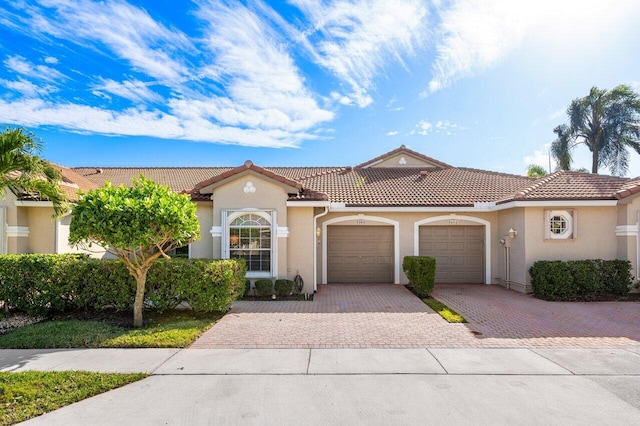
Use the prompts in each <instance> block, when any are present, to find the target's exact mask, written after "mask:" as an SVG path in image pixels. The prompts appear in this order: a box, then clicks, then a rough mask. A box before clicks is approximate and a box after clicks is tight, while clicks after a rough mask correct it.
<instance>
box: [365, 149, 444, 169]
mask: <svg viewBox="0 0 640 426" xmlns="http://www.w3.org/2000/svg"><path fill="white" fill-rule="evenodd" d="M371 167H378V168H381V167H433V168H437V169H444V168H449V167H451V166H450V165H449V164H447V163H443V162H442V161H438V160H436V159H435V158H431V157H427V156H426V155H423V154H420V153H419V152H416V151H412V150H410V149H409V148H407V147H406V146H404V145H400V148H396V149H394V150H393V151H389V152H387V153H386V154H382V155H380V156H378V157H376V158H372V159H371V160H369V161H366V162H364V163H362V164H358V165H357V166H356V167H355V168H356V169H368V168H371Z"/></svg>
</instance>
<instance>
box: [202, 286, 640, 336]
mask: <svg viewBox="0 0 640 426" xmlns="http://www.w3.org/2000/svg"><path fill="white" fill-rule="evenodd" d="M433 295H434V296H435V297H436V298H439V299H440V300H442V301H443V302H444V303H446V304H447V305H449V306H450V307H451V308H453V309H456V310H458V312H460V313H462V314H463V315H465V316H466V318H467V320H469V321H470V323H469V324H449V323H447V322H446V321H444V320H443V319H442V318H441V317H440V316H439V315H438V314H436V313H435V312H433V311H432V310H431V309H429V308H428V307H427V306H426V305H425V304H424V303H422V301H421V300H420V299H418V298H417V297H415V296H414V295H413V294H412V293H411V292H409V291H408V290H407V289H406V288H404V286H401V285H393V284H329V285H322V286H320V287H319V289H318V293H316V295H315V299H314V301H313V302H304V301H296V302H285V301H282V302H278V301H276V302H253V301H239V302H236V303H235V304H234V308H233V309H232V310H231V312H229V313H228V314H227V315H226V316H225V317H223V318H222V319H221V320H220V321H219V322H218V323H217V324H216V325H215V326H214V327H212V328H211V329H210V330H209V331H207V332H206V333H205V334H204V335H203V336H202V337H201V338H200V339H198V340H197V341H196V342H195V343H194V344H193V345H192V346H191V347H192V348H411V347H413V348H415V347H435V348H438V347H440V348H456V347H458V348H464V347H534V348H538V347H541V348H544V347H548V348H572V347H577V348H580V347H587V348H615V347H628V346H635V345H640V344H639V343H638V341H640V335H635V334H633V333H634V331H631V330H628V329H629V328H633V330H635V333H636V334H638V331H637V330H638V327H637V316H638V315H640V314H639V312H640V304H637V303H624V302H615V303H614V302H607V303H608V305H607V306H609V305H610V308H607V307H605V308H598V306H599V305H600V304H599V303H596V304H580V305H587V307H586V309H585V308H582V309H581V308H571V307H567V304H558V303H551V302H543V301H539V300H536V299H533V298H532V297H531V296H528V295H523V294H520V293H516V292H514V291H510V290H506V289H504V288H502V287H499V286H487V285H483V284H479V285H473V284H467V285H454V284H438V285H436V289H435V291H434V293H433ZM568 305H569V306H573V305H576V304H568ZM591 307H595V308H597V309H595V310H597V311H598V312H603V311H604V312H609V311H612V312H609V317H606V315H605V317H598V320H597V324H596V325H594V324H590V322H591V321H592V320H593V318H592V317H591V315H592V312H593V311H594V309H593V308H591ZM567 309H569V310H570V313H569V314H566V313H564V312H566V310H567ZM634 312H635V314H634ZM563 313H564V314H563ZM634 315H635V318H636V321H635V325H633V327H631V318H632V317H634ZM627 320H628V323H627V322H626V321H627ZM616 323H618V324H620V325H619V326H617V327H618V328H617V329H611V328H610V327H613V326H614V324H616Z"/></svg>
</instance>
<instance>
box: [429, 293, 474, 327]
mask: <svg viewBox="0 0 640 426" xmlns="http://www.w3.org/2000/svg"><path fill="white" fill-rule="evenodd" d="M422 301H423V302H424V303H425V304H426V305H427V306H428V307H430V308H431V309H433V310H434V311H436V313H438V315H440V316H441V317H442V318H444V319H445V320H446V321H447V322H450V323H465V322H467V320H466V319H464V317H463V316H462V315H460V314H459V313H457V312H456V311H454V310H453V309H451V308H449V307H448V306H447V305H445V304H444V303H442V302H440V301H439V300H436V299H434V298H432V297H427V298H425V299H422Z"/></svg>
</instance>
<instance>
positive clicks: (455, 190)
mask: <svg viewBox="0 0 640 426" xmlns="http://www.w3.org/2000/svg"><path fill="white" fill-rule="evenodd" d="M401 149H402V150H405V152H406V151H410V150H407V149H406V148H403V147H401V148H398V150H395V151H391V152H390V153H387V154H385V155H384V156H381V157H378V159H380V158H382V157H387V156H389V155H395V153H396V151H399V150H401ZM411 152H412V153H413V151H411ZM412 155H413V154H412ZM426 158H427V159H428V160H427V161H429V162H431V163H434V161H436V160H433V159H430V158H428V157H426ZM375 161H377V159H373V160H371V161H368V162H366V163H362V164H361V165H360V166H358V167H355V168H352V167H264V168H263V167H259V166H256V165H254V164H253V163H251V162H248V163H246V164H245V165H242V166H240V167H236V168H231V167H152V168H150V167H147V168H117V167H103V168H96V167H78V168H75V169H74V170H75V171H76V172H77V173H78V174H79V175H82V176H81V177H84V178H86V179H87V181H90V183H92V184H94V185H103V184H104V182H105V181H107V180H109V181H111V182H112V183H113V184H115V185H118V184H121V183H123V184H125V185H131V179H132V178H134V177H136V176H139V175H141V174H142V175H144V176H146V177H147V178H149V179H152V180H154V181H155V182H157V183H161V184H164V185H168V186H169V187H170V188H171V189H173V190H174V191H176V192H188V193H190V194H191V196H192V198H193V199H194V200H206V201H208V200H210V198H211V194H201V193H199V191H198V189H199V188H203V187H205V186H207V185H210V184H212V183H215V182H219V181H221V180H223V179H226V178H228V177H231V176H233V175H234V174H237V173H240V172H242V171H245V170H248V169H251V170H253V171H254V172H256V173H260V174H262V175H264V176H267V177H269V178H271V179H275V180H278V181H280V182H282V183H285V184H287V185H289V186H292V187H294V188H297V189H298V193H297V194H290V197H289V199H290V200H328V201H331V202H333V203H344V204H345V205H346V206H353V207H357V206H472V205H474V204H475V203H482V202H498V203H504V202H508V201H514V200H536V201H542V200H605V199H611V200H614V199H616V198H622V197H626V196H629V195H631V194H633V193H636V192H640V178H638V179H634V180H630V179H626V178H620V177H615V176H604V175H592V174H588V173H579V172H566V171H562V172H556V173H552V174H551V175H548V176H545V177H542V178H540V179H534V178H529V177H526V176H518V175H510V174H505V173H496V172H490V171H484V170H476V169H469V168H456V167H452V166H449V165H446V164H445V163H440V164H441V165H442V166H443V167H430V168H424V167H381V168H376V167H366V168H363V167H362V166H363V165H368V164H371V163H372V162H375ZM444 166H446V167H444ZM72 180H73V179H72ZM85 185H86V183H85Z"/></svg>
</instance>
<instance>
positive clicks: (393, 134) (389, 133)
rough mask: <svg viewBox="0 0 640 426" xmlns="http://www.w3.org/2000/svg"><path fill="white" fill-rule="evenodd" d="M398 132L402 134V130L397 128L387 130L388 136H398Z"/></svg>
mask: <svg viewBox="0 0 640 426" xmlns="http://www.w3.org/2000/svg"><path fill="white" fill-rule="evenodd" d="M398 134H400V132H399V131H397V130H392V131H390V132H387V136H396V135H398Z"/></svg>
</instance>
